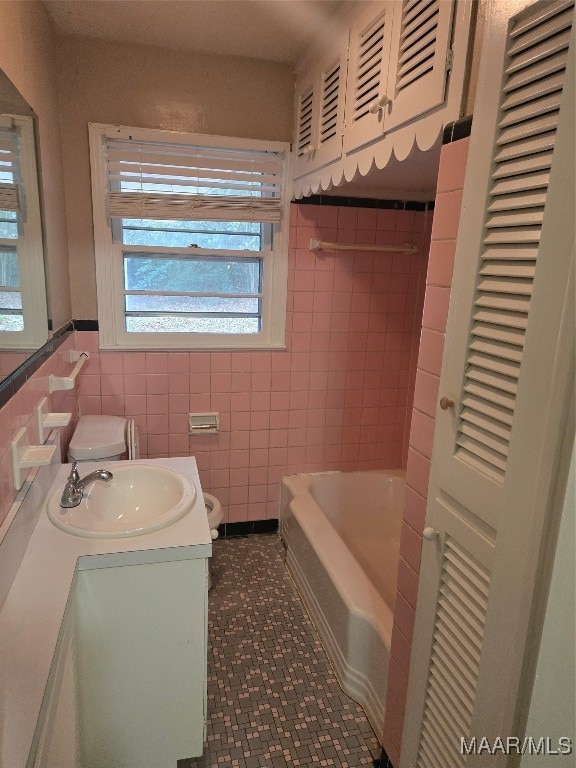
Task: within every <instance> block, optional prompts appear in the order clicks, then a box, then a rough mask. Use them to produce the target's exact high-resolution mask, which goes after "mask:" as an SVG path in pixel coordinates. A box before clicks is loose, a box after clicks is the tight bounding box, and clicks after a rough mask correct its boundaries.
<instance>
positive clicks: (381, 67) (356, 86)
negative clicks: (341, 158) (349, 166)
mask: <svg viewBox="0 0 576 768" xmlns="http://www.w3.org/2000/svg"><path fill="white" fill-rule="evenodd" d="M393 14H394V2H391V1H390V0H386V2H380V3H376V4H374V5H371V6H370V7H369V9H368V10H367V11H366V12H364V13H363V14H361V15H360V16H359V17H358V19H357V20H356V22H355V23H354V25H353V27H352V29H351V32H350V54H349V62H348V82H347V85H346V131H345V134H344V151H345V152H347V153H350V152H353V151H354V150H355V149H359V148H360V147H362V146H364V145H365V144H369V143H370V142H371V141H374V140H375V139H378V138H380V137H381V136H382V135H383V133H384V113H385V105H386V103H387V99H388V94H387V84H388V66H389V63H390V44H391V40H392V19H393Z"/></svg>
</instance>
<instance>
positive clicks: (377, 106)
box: [368, 95, 390, 115]
mask: <svg viewBox="0 0 576 768" xmlns="http://www.w3.org/2000/svg"><path fill="white" fill-rule="evenodd" d="M389 103H390V99H389V98H388V96H386V95H384V96H380V98H378V99H376V100H375V101H373V102H372V104H370V106H369V107H368V111H369V112H370V114H372V115H375V114H376V113H377V112H380V110H381V109H384V107H385V106H386V104H389Z"/></svg>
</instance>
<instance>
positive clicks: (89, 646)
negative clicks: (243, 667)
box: [34, 558, 208, 768]
mask: <svg viewBox="0 0 576 768" xmlns="http://www.w3.org/2000/svg"><path fill="white" fill-rule="evenodd" d="M84 560H88V561H89V558H84ZM82 565H84V566H86V562H84V563H83V564H82ZM82 565H81V567H80V570H79V571H78V573H77V574H76V585H75V588H74V587H73V591H72V593H71V596H70V599H69V604H70V607H69V608H68V609H67V611H66V615H65V618H64V621H63V623H62V630H61V633H60V634H61V637H60V640H59V644H58V648H57V651H56V654H55V660H54V663H53V674H52V680H51V681H50V682H49V684H48V686H47V691H48V695H47V698H46V703H45V714H44V716H43V717H42V726H41V729H40V734H39V741H38V746H37V748H36V753H35V760H34V768H102V766H106V768H174V767H175V766H176V762H177V761H178V760H182V759H185V758H190V757H199V756H200V755H201V754H202V750H203V744H204V740H205V736H206V733H205V730H206V654H207V622H208V614H207V611H208V566H207V560H206V558H197V559H183V560H175V561H169V562H152V563H147V564H141V565H124V566H120V567H109V568H106V567H97V568H90V567H89V563H88V567H87V568H86V567H84V568H82Z"/></svg>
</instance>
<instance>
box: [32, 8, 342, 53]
mask: <svg viewBox="0 0 576 768" xmlns="http://www.w3.org/2000/svg"><path fill="white" fill-rule="evenodd" d="M351 1H352V0H348V2H351ZM345 3H346V0H44V5H45V6H46V8H47V10H48V14H49V16H50V18H51V20H52V24H53V25H54V28H55V30H56V33H57V34H59V35H63V36H68V35H74V36H79V37H95V38H100V39H102V40H112V41H116V42H128V43H140V44H142V45H154V46H158V47H160V48H168V49H171V50H183V51H199V52H206V53H216V54H218V53H219V54H225V55H227V56H242V57H247V58H252V59H261V60H264V61H277V62H282V63H284V64H291V65H292V64H295V63H296V62H297V61H298V59H299V58H300V56H301V55H302V53H303V52H304V51H305V50H306V49H307V48H308V46H309V45H310V43H311V42H312V41H313V40H315V39H317V38H318V37H319V36H325V35H326V34H327V31H329V30H330V29H331V27H332V26H333V25H337V23H338V22H337V16H338V12H339V11H341V9H342V8H343V7H344V6H345Z"/></svg>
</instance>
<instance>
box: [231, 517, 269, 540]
mask: <svg viewBox="0 0 576 768" xmlns="http://www.w3.org/2000/svg"><path fill="white" fill-rule="evenodd" d="M277 531H278V520H276V519H273V520H248V521H247V522H245V523H222V525H219V526H218V535H219V536H220V537H221V538H223V539H231V538H233V537H234V536H250V535H251V534H253V533H276V532H277Z"/></svg>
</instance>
